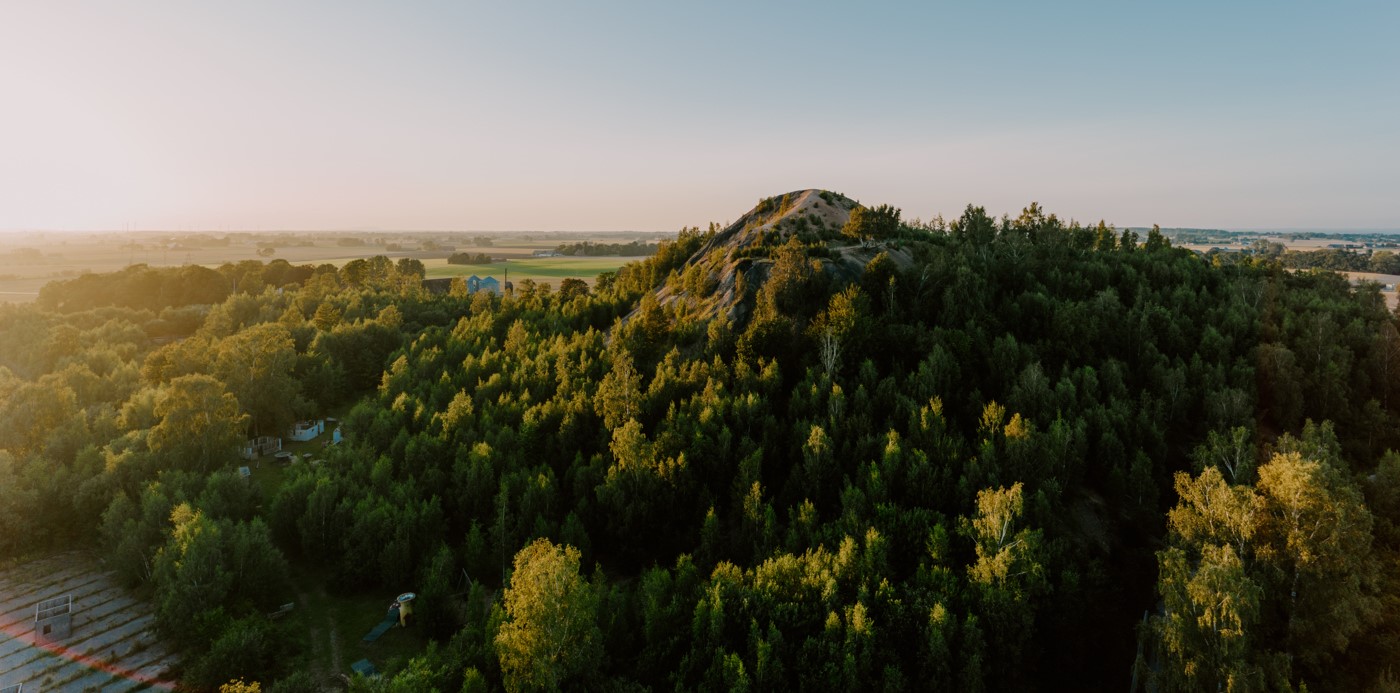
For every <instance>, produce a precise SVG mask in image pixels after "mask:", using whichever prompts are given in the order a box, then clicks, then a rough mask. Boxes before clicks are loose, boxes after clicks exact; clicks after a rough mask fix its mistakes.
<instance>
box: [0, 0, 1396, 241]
mask: <svg viewBox="0 0 1400 693" xmlns="http://www.w3.org/2000/svg"><path fill="white" fill-rule="evenodd" d="M1397 37H1400V2H1393V1H1389V2H1374V3H1364V4H1363V3H1355V2H1326V3H1321V2H1295V1H1291V0H1274V1H1272V2H1216V1H1212V2H1193V1H1176V2H1159V3H1145V2H1123V1H1122V0H1112V1H1105V2H1043V1H1037V2H1023V3H1013V2H975V3H974V2H900V3H894V2H859V3H858V2H844V3H834V2H819V1H813V0H806V1H803V2H796V1H794V2H728V1H705V2H669V1H662V0H646V1H642V0H639V1H637V2H611V1H608V0H590V1H587V2H584V1H574V0H570V1H559V2H546V1H532V0H519V1H514V2H492V3H478V2H468V1H466V0H456V1H452V2H448V1H442V2H408V1H405V2H389V1H388V0H385V1H383V2H359V1H354V0H334V1H326V2H317V1H298V2H264V1H261V0H238V1H236V2H214V1H210V2H189V1H188V0H169V1H164V0H132V1H130V2H105V1H102V2H99V1H96V0H94V1H92V2H70V1H67V0H42V1H41V0H33V1H25V0H14V1H10V0H0V229H9V230H17V229H18V230H23V229H40V228H42V229H112V228H124V227H133V228H143V229H144V228H168V229H186V228H190V229H224V228H227V229H256V228H262V229H347V228H363V229H462V230H478V229H479V230H507V229H528V230H548V229H578V230H623V229H635V230H665V231H672V230H675V229H677V228H679V227H681V226H684V225H704V224H705V223H706V222H709V221H726V220H730V219H733V218H735V217H737V216H738V215H739V214H741V213H743V212H744V211H746V210H747V209H748V208H749V207H750V206H752V205H753V204H754V203H755V202H757V200H758V199H759V198H760V197H764V196H768V195H773V194H778V193H783V192H788V191H791V190H797V189H801V188H810V187H818V188H828V189H833V190H837V191H840V192H844V193H846V194H847V195H850V196H852V197H855V198H857V199H860V200H862V201H864V202H867V203H872V204H875V203H886V202H887V203H890V204H893V205H895V206H897V207H901V208H903V210H904V212H905V215H906V216H908V217H913V216H921V217H924V218H928V217H931V216H933V215H934V214H938V213H942V214H944V215H945V216H956V215H957V214H958V213H959V212H960V211H961V209H962V208H963V207H964V206H965V205H966V204H968V203H975V204H979V205H983V206H986V207H987V208H988V211H991V212H993V213H997V214H1000V213H1003V212H1009V213H1013V214H1014V213H1016V212H1017V211H1019V210H1020V209H1021V208H1022V207H1023V206H1025V205H1026V204H1027V203H1029V202H1030V201H1032V200H1036V201H1039V202H1040V203H1041V204H1042V206H1044V207H1046V208H1047V209H1048V210H1049V211H1052V212H1056V213H1058V214H1059V215H1060V216H1062V217H1067V218H1070V217H1072V218H1076V219H1079V220H1081V221H1085V222H1089V221H1097V220H1098V219H1100V218H1103V219H1106V220H1108V221H1109V222H1110V223H1116V224H1118V225H1120V226H1127V225H1134V226H1137V225H1148V224H1152V223H1159V224H1161V225H1163V226H1197V227H1225V228H1246V227H1256V228H1257V227H1270V228H1278V227H1290V228H1319V227H1321V228H1390V229H1394V228H1400V38H1397Z"/></svg>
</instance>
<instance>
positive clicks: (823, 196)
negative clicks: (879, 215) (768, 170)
mask: <svg viewBox="0 0 1400 693" xmlns="http://www.w3.org/2000/svg"><path fill="white" fill-rule="evenodd" d="M858 204H859V203H857V202H856V201H855V200H852V199H850V198H848V197H846V196H844V195H841V194H839V193H834V192H830V191H826V190H798V191H796V192H790V193H788V194H786V195H779V196H776V197H770V198H766V199H764V200H762V201H760V202H759V203H758V205H757V206H755V207H754V208H753V209H751V210H749V211H748V212H747V213H745V214H744V215H743V216H741V217H739V219H738V221H735V222H734V223H733V224H730V225H729V226H728V227H726V228H725V229H724V230H722V231H720V232H719V233H717V234H715V236H714V237H713V238H711V239H710V240H709V241H708V242H707V243H705V245H703V246H701V248H700V249H699V250H698V251H696V252H695V254H694V255H693V256H691V258H690V259H689V260H688V261H686V263H685V265H684V267H682V268H681V270H680V272H681V275H682V278H683V280H684V281H683V282H682V284H681V287H680V288H677V287H674V286H665V287H662V288H661V289H660V290H659V291H658V292H657V295H656V297H657V300H658V302H659V303H661V304H662V305H667V304H671V303H675V302H677V301H685V302H686V303H687V304H689V305H690V306H691V307H692V308H693V309H694V310H696V311H697V312H699V313H700V315H701V316H703V317H707V318H708V317H715V316H718V315H725V316H727V317H728V318H729V319H730V320H731V321H733V322H735V323H736V324H743V323H745V322H747V320H748V316H749V314H750V313H751V311H752V309H753V304H754V297H755V296H756V295H757V293H758V290H759V289H760V288H761V287H762V286H763V283H764V282H765V281H766V280H767V278H768V273H769V270H770V269H771V268H772V265H773V261H772V260H771V259H770V258H769V255H770V253H771V251H772V249H774V248H776V247H777V246H779V245H782V244H783V243H785V242H787V240H788V238H789V237H790V236H792V235H793V234H799V235H801V236H804V237H807V238H814V237H816V238H826V239H832V238H834V237H836V236H837V235H838V234H839V233H840V231H841V228H842V227H843V226H845V224H846V221H847V220H848V219H849V218H850V216H851V210H852V209H854V208H855V207H856V206H857V205H858ZM826 247H827V250H828V251H829V255H830V257H823V258H819V261H820V263H821V265H822V270H823V271H825V272H827V273H828V274H829V275H831V277H832V278H833V279H835V280H836V281H837V282H838V283H848V282H852V281H856V280H858V279H859V278H860V275H861V272H862V271H863V270H864V268H865V264H866V263H867V262H869V261H870V259H871V258H873V257H875V255H876V254H878V253H880V252H881V251H884V252H886V253H888V254H889V255H890V257H891V259H892V260H894V261H895V262H896V264H898V265H900V266H907V265H908V264H909V262H910V258H909V257H908V255H907V253H905V252H904V251H902V250H897V249H889V248H883V247H878V246H870V245H862V244H860V243H858V242H856V241H853V240H852V241H844V240H840V241H838V240H828V241H826Z"/></svg>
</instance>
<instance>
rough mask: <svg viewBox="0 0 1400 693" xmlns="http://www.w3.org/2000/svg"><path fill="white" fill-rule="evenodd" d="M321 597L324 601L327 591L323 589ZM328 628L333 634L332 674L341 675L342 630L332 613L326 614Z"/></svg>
mask: <svg viewBox="0 0 1400 693" xmlns="http://www.w3.org/2000/svg"><path fill="white" fill-rule="evenodd" d="M320 596H321V598H322V599H324V598H325V597H326V590H325V589H322V590H321V592H320ZM326 626H327V628H328V629H329V630H330V634H331V672H332V673H333V674H339V673H340V672H341V668H340V663H341V662H340V628H339V627H338V626H337V624H336V622H335V615H334V614H332V613H327V614H326Z"/></svg>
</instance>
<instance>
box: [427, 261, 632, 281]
mask: <svg viewBox="0 0 1400 693" xmlns="http://www.w3.org/2000/svg"><path fill="white" fill-rule="evenodd" d="M640 259H641V258H635V257H541V258H528V259H521V260H510V261H508V262H493V263H491V264H488V265H449V264H447V261H446V260H424V261H423V265H424V267H426V268H427V270H428V278H429V279H438V278H444V277H468V276H471V275H473V274H475V275H476V276H478V277H496V278H498V279H505V275H506V271H507V270H509V271H510V281H511V282H512V283H515V282H518V281H521V280H524V279H533V280H535V281H537V282H547V283H549V284H551V285H553V286H554V287H555V288H558V286H559V282H560V281H562V280H564V279H571V278H572V279H582V280H584V281H587V282H588V283H589V285H592V284H593V280H594V279H595V278H597V276H598V275H599V274H602V273H603V272H613V271H616V270H617V268H619V267H621V266H623V265H625V264H627V263H628V262H631V261H633V260H640Z"/></svg>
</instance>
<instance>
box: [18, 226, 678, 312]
mask: <svg viewBox="0 0 1400 693" xmlns="http://www.w3.org/2000/svg"><path fill="white" fill-rule="evenodd" d="M479 236H490V237H491V238H492V240H491V242H490V243H489V244H485V245H479V244H477V243H475V241H476V240H478V237H479ZM669 236H670V234H657V233H644V232H627V233H621V232H618V233H577V234H573V233H485V234H477V233H417V234H414V233H401V234H387V233H379V234H372V233H363V232H360V233H351V232H346V233H325V232H317V233H280V232H267V233H246V232H244V233H226V234H198V233H188V234H176V233H155V232H130V233H121V232H105V233H54V232H36V233H32V234H0V303H4V302H27V301H32V300H34V299H35V298H36V297H38V295H39V289H40V288H41V287H43V285H45V284H47V283H49V282H51V281H54V280H56V279H71V278H73V277H76V276H78V275H80V274H82V273H84V272H113V271H116V270H120V269H122V268H124V267H126V266H128V265H132V264H145V265H150V266H152V267H172V266H180V265H203V266H205V267H218V266H219V265H221V264H223V263H225V262H240V261H243V260H257V261H261V262H270V261H272V260H286V261H287V262H290V263H292V264H294V265H301V264H312V265H319V264H332V265H335V266H337V267H339V266H341V265H344V264H345V263H347V262H349V261H351V260H354V259H356V258H367V257H372V256H375V255H383V256H385V257H388V258H391V259H397V258H403V257H411V258H416V259H418V260H421V261H422V262H423V264H424V265H426V266H427V267H428V277H430V278H438V277H455V276H458V275H459V274H460V275H462V276H469V275H472V274H476V275H478V276H483V277H485V276H496V275H501V276H502V277H503V276H504V272H503V271H502V269H501V267H502V266H501V264H500V263H493V264H490V265H447V259H446V258H447V256H448V255H450V254H452V253H454V252H470V253H484V254H486V255H489V256H491V257H493V258H498V259H507V260H508V261H509V265H508V266H509V268H510V274H511V280H512V281H514V280H515V279H516V278H517V277H518V278H519V279H533V280H535V281H543V282H550V283H551V284H555V285H557V284H558V283H559V281H560V280H562V279H566V278H570V277H572V278H576V279H583V280H586V281H588V282H589V283H590V284H591V283H592V281H593V279H594V278H595V277H597V276H598V274H599V273H601V272H608V271H612V270H615V269H617V268H618V267H620V266H622V265H623V264H625V263H627V262H630V261H632V260H637V259H640V258H631V257H554V258H535V257H533V254H534V252H535V251H537V250H552V249H554V248H555V247H557V246H558V245H559V244H560V243H576V242H580V241H592V242H595V243H627V242H632V241H638V240H641V241H645V242H655V241H658V240H661V239H663V238H666V237H669ZM347 241H353V243H347ZM260 249H261V250H265V251H268V252H270V253H271V254H270V255H262V254H259V250H260Z"/></svg>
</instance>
